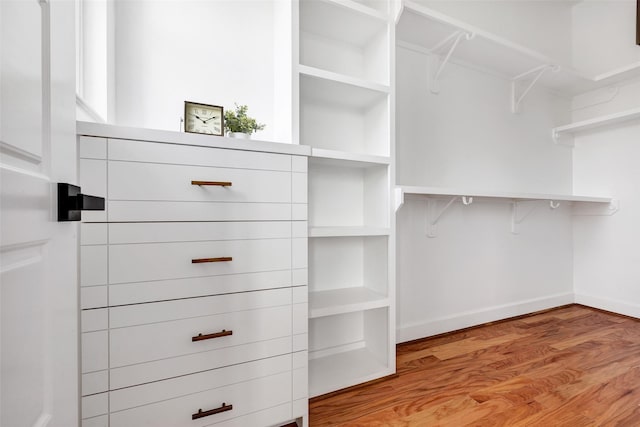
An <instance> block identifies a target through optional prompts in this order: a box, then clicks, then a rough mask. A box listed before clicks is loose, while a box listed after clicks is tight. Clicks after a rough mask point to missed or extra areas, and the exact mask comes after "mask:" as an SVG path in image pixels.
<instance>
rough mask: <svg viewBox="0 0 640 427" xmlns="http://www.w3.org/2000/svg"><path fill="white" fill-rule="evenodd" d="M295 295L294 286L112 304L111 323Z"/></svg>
mask: <svg viewBox="0 0 640 427" xmlns="http://www.w3.org/2000/svg"><path fill="white" fill-rule="evenodd" d="M292 295H293V290H292V289H291V288H282V289H269V290H263V291H256V292H244V293H233V294H225V295H216V296H209V297H202V298H186V299H179V300H174V301H160V302H153V303H149V304H135V305H126V306H122V307H111V308H109V327H110V328H112V329H115V328H127V327H130V326H139V325H149V324H152V323H161V322H169V321H171V320H181V319H188V318H197V317H202V316H207V315H216V314H224V313H233V312H236V311H247V310H254V309H258V308H266V307H279V306H283V305H290V304H291V300H292ZM93 311H97V310H93Z"/></svg>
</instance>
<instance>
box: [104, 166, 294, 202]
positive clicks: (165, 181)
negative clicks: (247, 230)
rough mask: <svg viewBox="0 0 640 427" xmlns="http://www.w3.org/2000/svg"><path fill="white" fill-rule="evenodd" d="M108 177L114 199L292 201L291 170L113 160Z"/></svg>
mask: <svg viewBox="0 0 640 427" xmlns="http://www.w3.org/2000/svg"><path fill="white" fill-rule="evenodd" d="M108 176H109V179H108V192H109V200H111V201H113V200H163V201H183V202H187V201H189V202H242V203H291V173H290V172H279V171H264V170H251V169H230V168H211V167H198V166H182V165H167V164H157V163H134V162H114V161H110V162H109V174H108ZM192 181H201V182H208V183H216V184H222V183H224V184H225V185H194V184H192ZM226 184H229V185H226Z"/></svg>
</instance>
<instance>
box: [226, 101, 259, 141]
mask: <svg viewBox="0 0 640 427" xmlns="http://www.w3.org/2000/svg"><path fill="white" fill-rule="evenodd" d="M235 106H236V109H235V110H227V111H225V112H224V127H225V129H226V131H227V132H228V135H229V136H230V137H232V138H251V134H252V133H253V132H255V131H258V130H262V129H264V127H265V125H264V124H261V123H258V122H257V121H256V119H254V118H252V117H249V116H248V115H247V110H248V109H249V107H247V106H246V105H238V104H235Z"/></svg>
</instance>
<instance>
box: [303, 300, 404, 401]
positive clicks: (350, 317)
mask: <svg viewBox="0 0 640 427" xmlns="http://www.w3.org/2000/svg"><path fill="white" fill-rule="evenodd" d="M389 312H390V309H389V307H381V308H373V309H369V310H362V311H355V312H349V313H341V314H335V315H330V316H325V317H318V318H313V319H309V396H310V397H315V396H319V395H322V394H326V393H330V392H332V391H336V390H340V389H343V388H345V387H351V386H354V385H357V384H361V383H363V382H367V381H371V380H375V379H377V378H380V377H384V376H386V375H389V374H392V373H393V372H394V371H395V342H392V341H393V340H392V339H391V338H390V337H389V327H390V326H389Z"/></svg>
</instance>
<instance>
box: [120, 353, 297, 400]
mask: <svg viewBox="0 0 640 427" xmlns="http://www.w3.org/2000/svg"><path fill="white" fill-rule="evenodd" d="M292 363H293V357H292V355H291V354H283V355H280V356H275V357H269V358H266V359H261V360H255V361H252V362H247V363H239V364H237V365H233V366H227V367H224V368H220V369H211V370H208V371H204V372H198V373H195V374H190V375H184V376H180V377H177V378H170V379H166V380H162V381H156V382H152V383H148V384H141V385H138V386H135V387H127V388H123V389H119V390H113V391H111V392H110V393H109V407H110V409H111V411H113V412H117V411H123V410H126V409H132V408H135V407H138V406H143V405H149V404H152V403H157V402H162V401H165V400H169V399H175V398H177V397H182V396H187V395H190V394H193V393H199V392H203V391H207V390H212V389H216V388H220V387H224V386H228V385H231V384H237V383H243V382H246V381H250V380H253V379H256V378H261V377H266V376H269V375H275V374H280V373H283V372H289V371H290V370H291V366H292Z"/></svg>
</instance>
